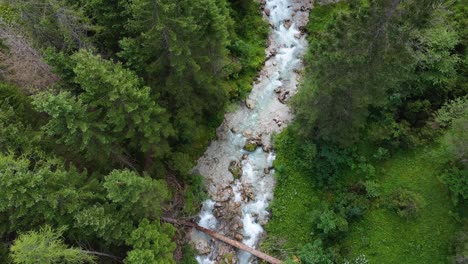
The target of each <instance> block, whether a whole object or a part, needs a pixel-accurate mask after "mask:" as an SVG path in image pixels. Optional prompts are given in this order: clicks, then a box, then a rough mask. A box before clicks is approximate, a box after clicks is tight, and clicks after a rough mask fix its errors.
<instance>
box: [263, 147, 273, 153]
mask: <svg viewBox="0 0 468 264" xmlns="http://www.w3.org/2000/svg"><path fill="white" fill-rule="evenodd" d="M262 150H263V152H267V153H268V152H271V150H272V147H271V146H267V145H263V146H262Z"/></svg>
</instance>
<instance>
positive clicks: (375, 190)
mask: <svg viewBox="0 0 468 264" xmlns="http://www.w3.org/2000/svg"><path fill="white" fill-rule="evenodd" d="M364 186H365V187H366V196H367V198H370V199H374V198H377V197H379V196H380V184H378V183H376V182H375V181H366V182H365V183H364Z"/></svg>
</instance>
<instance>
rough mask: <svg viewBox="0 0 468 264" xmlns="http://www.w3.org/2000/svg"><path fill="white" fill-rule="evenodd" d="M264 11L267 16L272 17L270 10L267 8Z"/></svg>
mask: <svg viewBox="0 0 468 264" xmlns="http://www.w3.org/2000/svg"><path fill="white" fill-rule="evenodd" d="M263 11H264V12H265V15H267V16H270V13H271V11H270V9H268V8H265V9H264V10H263Z"/></svg>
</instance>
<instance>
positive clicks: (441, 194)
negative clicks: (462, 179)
mask: <svg viewBox="0 0 468 264" xmlns="http://www.w3.org/2000/svg"><path fill="white" fill-rule="evenodd" d="M436 151H437V150H436V147H434V146H431V147H426V148H420V149H417V150H414V151H407V152H401V153H398V154H395V155H394V156H393V157H391V158H389V159H388V160H386V161H382V162H380V163H379V164H375V168H376V170H377V177H376V179H375V180H376V182H378V183H379V184H380V186H381V197H386V196H387V194H390V193H392V192H394V191H396V190H398V189H400V188H405V189H408V190H411V191H413V192H416V193H418V194H420V195H421V196H422V197H423V198H424V200H425V206H424V207H423V208H422V210H421V212H420V214H419V216H418V217H417V218H415V219H405V218H402V217H400V216H398V215H397V214H396V212H394V211H391V210H390V209H388V208H387V204H388V201H387V200H386V199H384V198H381V199H380V200H379V199H377V200H376V201H374V202H373V204H372V207H371V208H370V210H368V211H367V212H366V213H365V214H364V216H363V218H362V219H361V220H359V221H357V222H352V223H350V226H349V232H347V233H345V237H344V240H342V242H340V243H342V244H341V248H342V249H345V251H347V252H345V253H347V254H346V255H345V256H346V257H347V258H349V259H354V258H355V257H357V256H359V255H361V254H364V255H365V256H366V257H367V258H368V259H369V261H370V263H408V264H411V263H415V264H416V263H417V264H420V263H449V256H450V255H452V254H451V252H450V251H451V250H450V248H451V244H452V242H453V239H454V237H455V234H456V232H457V230H458V229H459V227H458V226H460V225H459V224H458V223H457V221H456V219H455V217H454V215H455V213H452V211H454V210H456V209H455V208H454V206H453V204H452V201H451V199H450V196H449V192H448V190H447V188H446V187H445V186H444V185H443V184H442V183H441V182H440V181H439V180H438V178H437V176H438V172H440V168H441V166H442V164H440V163H438V162H437V161H436V157H435V156H434V153H436ZM288 152H289V150H281V149H280V150H279V152H278V157H277V160H276V162H275V164H276V165H277V167H278V171H279V172H278V173H277V178H278V179H277V180H278V183H277V186H276V189H275V199H274V201H273V204H272V206H271V209H272V218H271V220H270V221H269V223H268V224H267V226H266V230H267V232H268V238H267V239H266V240H265V242H264V243H263V244H262V247H263V249H265V250H267V251H269V252H271V253H273V254H275V255H277V256H279V257H282V258H287V257H290V256H291V255H292V254H293V253H297V251H298V250H299V249H300V248H301V247H302V246H304V245H305V244H306V243H310V242H313V240H314V239H316V238H317V237H316V236H315V235H314V234H313V226H312V222H311V217H308V212H311V211H313V210H314V209H317V205H318V204H320V202H321V197H322V195H323V194H322V191H321V190H319V189H318V188H316V187H314V186H313V185H312V184H311V180H310V175H307V174H306V173H304V172H301V171H300V170H297V169H295V168H294V166H290V165H289V164H293V162H291V161H292V160H293V159H294V155H293V154H292V153H288ZM351 177H352V176H351Z"/></svg>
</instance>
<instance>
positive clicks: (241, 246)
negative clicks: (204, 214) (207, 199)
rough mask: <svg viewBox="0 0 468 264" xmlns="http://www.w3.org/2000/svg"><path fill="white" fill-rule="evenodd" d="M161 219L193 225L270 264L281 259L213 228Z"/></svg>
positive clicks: (176, 221)
mask: <svg viewBox="0 0 468 264" xmlns="http://www.w3.org/2000/svg"><path fill="white" fill-rule="evenodd" d="M161 220H163V221H165V222H168V223H172V224H176V225H184V226H190V227H193V228H195V229H197V230H198V231H201V232H203V233H205V234H207V235H209V236H211V237H212V238H215V239H218V240H220V241H223V242H224V243H226V244H229V245H231V246H233V247H236V248H238V249H240V250H243V251H245V252H248V253H250V254H252V255H254V256H256V257H257V258H260V259H262V260H265V261H267V262H268V263H271V264H281V260H279V259H277V258H274V257H272V256H269V255H267V254H265V253H263V252H261V251H258V250H256V249H253V248H251V247H249V246H247V245H245V244H243V243H241V242H239V241H236V240H234V239H230V238H228V237H226V236H224V235H221V234H220V233H217V232H215V231H213V230H210V229H207V228H204V227H202V226H199V225H197V224H195V223H192V222H187V221H181V220H177V219H173V218H168V217H161Z"/></svg>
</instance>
